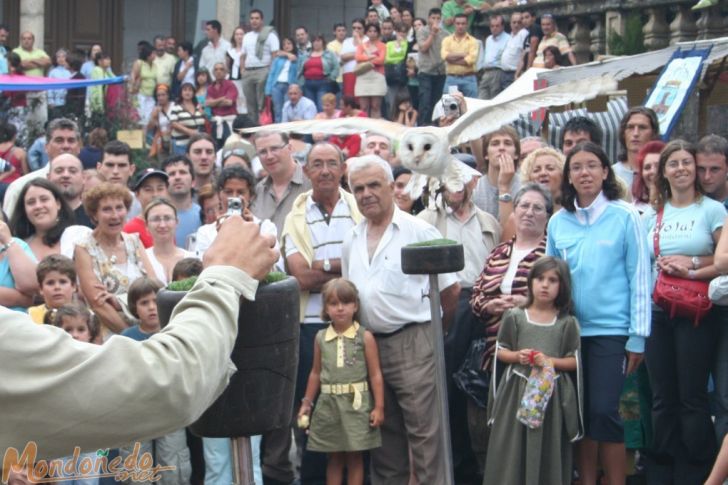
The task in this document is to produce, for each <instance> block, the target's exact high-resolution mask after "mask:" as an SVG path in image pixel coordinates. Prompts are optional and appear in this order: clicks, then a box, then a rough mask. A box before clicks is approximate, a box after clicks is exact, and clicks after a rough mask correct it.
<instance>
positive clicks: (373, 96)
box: [354, 24, 387, 118]
mask: <svg viewBox="0 0 728 485" xmlns="http://www.w3.org/2000/svg"><path fill="white" fill-rule="evenodd" d="M366 34H367V37H368V38H369V42H363V43H361V44H359V46H357V48H356V58H355V59H356V61H357V62H358V63H359V64H361V63H364V62H370V63H372V64H373V65H374V69H372V70H370V71H369V72H367V73H364V74H361V75H359V76H357V78H356V86H355V87H354V94H355V95H356V97H357V98H359V103H361V109H362V110H363V111H364V112H367V113H368V114H369V116H370V117H372V118H381V117H382V97H383V96H384V95H385V94H387V82H386V80H385V79H384V55H385V54H386V51H387V46H385V45H384V43H383V42H381V41H380V40H379V36H380V34H381V30H380V29H379V25H377V24H367V26H366Z"/></svg>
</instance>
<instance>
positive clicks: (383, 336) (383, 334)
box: [374, 322, 430, 338]
mask: <svg viewBox="0 0 728 485" xmlns="http://www.w3.org/2000/svg"><path fill="white" fill-rule="evenodd" d="M426 323H430V322H407V323H405V324H404V325H402V326H401V327H399V328H398V329H397V330H395V331H394V332H389V333H374V336H375V337H379V338H387V337H391V336H393V335H397V334H398V333H400V332H401V331H402V330H405V329H407V328H410V327H414V326H415V325H424V324H426Z"/></svg>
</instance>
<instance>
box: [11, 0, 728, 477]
mask: <svg viewBox="0 0 728 485" xmlns="http://www.w3.org/2000/svg"><path fill="white" fill-rule="evenodd" d="M506 3H507V2H506ZM496 6H498V5H496ZM492 7H493V5H491V4H489V3H487V2H480V1H476V0H447V1H445V2H443V5H442V8H433V9H431V10H430V11H429V15H428V18H427V19H419V18H415V17H414V15H413V12H412V9H411V8H410V7H408V6H406V5H402V6H397V5H392V6H390V7H389V8H387V7H386V6H385V5H383V4H382V2H381V0H372V2H371V6H370V7H368V8H367V10H366V15H365V16H364V17H363V18H361V19H355V20H354V21H352V22H351V25H350V27H351V36H348V34H349V32H348V28H347V27H348V26H347V25H345V24H336V25H335V26H334V32H333V33H334V37H333V40H330V41H329V42H327V39H326V38H325V37H324V36H323V35H314V36H311V37H310V36H309V33H308V30H307V29H306V28H305V27H298V28H296V29H295V31H294V35H293V36H291V37H281V38H279V36H278V33H276V32H275V30H274V29H273V28H271V27H270V26H268V25H266V21H265V19H264V17H263V13H262V12H261V11H259V10H253V11H251V13H250V15H249V25H246V26H245V27H243V26H240V27H237V28H235V29H234V31H233V32H232V35H231V38H230V41H229V42H228V41H227V40H226V39H225V38H223V36H222V29H221V25H220V23H219V22H218V21H216V20H210V21H208V22H206V34H207V38H208V42H207V44H206V45H205V46H204V47H203V48H202V49H201V50H200V51H199V52H198V51H196V50H195V49H194V48H193V46H192V44H190V43H188V42H179V43H178V42H177V41H176V39H174V38H172V37H165V36H157V37H155V38H154V39H153V40H152V42H151V43H150V42H146V41H142V42H140V43H139V45H138V47H139V49H138V51H139V56H138V60H137V61H136V62H135V63H134V65H133V67H132V71H131V76H130V79H129V83H128V86H127V89H128V91H129V93H130V94H131V95H132V96H133V98H134V100H135V103H134V106H133V109H134V111H135V113H136V116H138V120H139V124H140V126H142V127H144V129H145V130H146V131H147V139H148V147H149V148H148V152H146V155H147V158H148V160H149V162H150V167H149V168H145V169H139V168H137V167H136V165H135V163H134V153H133V151H132V149H131V148H130V147H129V145H128V144H126V143H124V142H122V141H119V140H116V139H113V138H114V136H113V131H112V130H109V129H108V126H106V125H105V124H104V123H102V122H100V121H99V120H101V119H103V118H105V117H107V115H108V112H107V109H108V107H109V105H108V103H109V102H110V101H109V98H110V97H113V95H110V94H109V91H108V90H106V89H105V88H103V87H100V86H99V87H94V88H89V90H88V92H86V91H85V90H80V91H78V90H73V89H70V90H67V91H64V90H58V91H53V92H49V93H48V96H42V95H40V94H38V93H27V94H25V93H21V94H13V95H11V96H10V98H11V99H10V102H12V103H13V104H12V106H13V109H12V110H11V112H10V113H8V115H9V116H7V117H6V119H5V120H4V121H3V122H2V123H0V158H2V170H0V187H2V199H1V200H2V211H0V217H1V220H0V305H2V306H4V307H7V308H10V309H13V310H15V311H18V312H25V313H27V314H28V316H29V318H30V319H32V321H33V322H35V323H36V324H39V325H51V326H57V327H60V328H62V329H64V330H66V331H67V332H68V333H69V334H70V335H71V336H72V337H73V338H74V339H76V340H80V341H84V342H88V343H91V344H96V345H107V343H108V342H109V340H112V339H118V338H121V337H116V336H115V335H121V336H125V337H128V338H131V339H134V340H138V341H144V340H147V339H149V338H150V337H151V336H152V335H154V334H155V333H158V332H160V331H161V324H160V321H159V311H158V309H157V305H156V298H155V296H156V293H157V292H158V291H159V290H160V289H161V288H162V287H163V286H164V285H166V284H168V283H170V282H172V281H177V280H181V279H185V278H188V277H191V276H195V275H198V274H199V273H200V272H201V271H202V265H201V262H200V260H201V259H202V258H203V256H204V255H205V253H206V252H207V251H208V249H209V248H210V247H211V245H212V244H213V241H214V240H215V238H216V236H217V231H218V227H219V221H220V219H221V218H222V217H224V215H225V213H226V212H227V211H228V205H229V199H230V198H233V197H234V198H239V199H241V200H242V202H243V207H244V211H243V213H244V216H245V217H246V218H247V219H250V220H254V221H256V222H258V223H259V224H260V230H261V231H262V232H264V233H266V234H272V235H274V236H275V237H276V239H277V241H278V243H277V246H278V247H279V249H280V256H281V257H280V260H279V261H278V262H277V263H276V264H275V267H274V269H276V270H278V271H283V272H285V273H287V274H288V275H290V276H291V277H293V278H295V279H296V280H297V281H298V284H299V287H300V290H301V293H300V317H299V320H300V324H301V325H300V344H299V362H298V375H297V380H296V388H295V402H294V414H293V415H292V416H291V426H290V427H285V428H283V429H277V430H272V431H269V432H266V433H265V434H264V435H263V436H258V437H253V438H252V439H251V441H252V445H253V450H254V457H255V468H256V471H257V473H258V474H259V479H260V480H262V483H264V484H279V483H280V484H291V483H294V482H295V481H296V480H299V481H300V483H302V484H317V483H341V481H342V479H343V477H344V475H346V477H347V483H350V484H354V483H362V482H363V480H364V479H365V478H364V477H365V476H366V477H368V479H370V480H371V483H402V484H406V483H419V484H436V483H445V482H446V478H445V477H446V476H447V475H448V474H449V473H454V476H455V481H456V483H462V484H471V483H491V484H494V483H498V484H502V483H503V484H507V483H510V484H524V483H550V484H556V483H559V484H569V483H572V480H575V479H578V480H579V483H581V484H583V485H588V484H595V483H598V482H599V480H601V479H603V480H606V483H610V484H617V483H624V482H625V477H626V476H627V475H628V474H636V475H644V476H646V479H647V483H675V484H683V483H703V482H704V481H705V480H708V477H709V475H710V472H711V468H712V467H713V465H714V463H715V462H716V458H717V457H718V450H719V448H720V445H721V443H722V442H723V440H724V437H725V436H726V434H727V433H728V365H727V362H728V357H726V356H728V350H727V349H728V330H725V329H724V328H723V327H724V325H723V320H724V319H725V318H726V311H724V308H725V307H723V306H721V305H718V304H716V305H714V306H713V307H712V309H711V310H710V311H708V312H703V313H701V314H697V313H696V314H695V315H694V316H685V315H683V314H679V315H678V314H675V312H673V311H671V310H670V308H667V309H666V308H664V307H663V306H660V305H658V304H656V303H653V301H652V298H651V295H652V294H653V288H654V287H655V284H656V282H658V281H659V280H660V278H662V277H663V276H665V275H669V276H670V277H673V278H679V279H681V280H685V281H695V282H700V281H702V282H709V281H711V280H714V279H718V278H720V277H721V276H720V275H721V274H722V273H723V272H725V271H728V236H722V235H721V229H722V227H723V223H724V220H725V219H726V214H727V212H726V208H727V207H728V180H727V176H728V158H727V157H728V141H726V139H724V138H722V137H720V136H717V135H708V136H705V137H704V138H702V139H700V140H690V141H688V140H679V139H675V140H671V141H669V142H667V143H665V142H663V141H661V139H660V129H659V123H658V118H657V116H656V114H655V113H654V112H653V111H652V110H651V109H649V108H646V107H642V106H636V107H632V108H630V109H629V111H628V112H627V113H626V115H625V116H624V117H623V119H622V121H621V124H620V126H619V133H618V135H619V142H620V145H621V149H622V150H621V155H620V157H619V159H618V160H610V159H609V158H608V157H607V155H606V152H605V150H604V148H603V146H602V139H603V136H602V132H601V130H600V128H599V127H598V126H597V125H596V124H595V122H594V121H592V119H591V118H589V117H588V116H576V117H573V118H572V119H571V120H569V121H568V122H567V123H566V125H565V126H564V129H563V132H562V135H561V140H560V146H555V147H554V146H549V145H548V143H547V142H546V141H545V140H544V139H542V138H540V137H530V138H528V139H520V138H519V136H518V134H517V132H516V130H515V129H514V128H512V127H511V126H503V127H501V128H500V129H498V130H497V131H495V132H493V133H489V134H487V135H485V136H484V137H483V138H482V139H479V140H476V141H474V142H471V143H470V144H468V146H461V147H457V150H458V154H457V155H456V156H457V157H458V158H459V159H460V160H461V161H462V162H463V163H466V164H469V165H471V166H472V168H473V170H472V173H474V174H476V175H474V176H473V177H472V178H471V180H470V181H469V182H468V183H466V184H465V186H464V188H463V189H462V190H460V191H457V192H455V191H450V190H447V189H443V190H442V191H441V192H438V193H436V194H430V195H429V197H425V198H419V199H413V198H412V197H410V195H409V192H408V191H407V183H408V182H409V180H410V178H411V177H412V172H411V171H410V170H408V169H406V168H404V167H402V166H401V164H400V162H399V160H398V158H397V147H396V146H394V144H393V140H392V139H390V138H388V136H386V134H383V133H374V132H362V133H360V134H349V135H345V136H332V135H329V134H327V133H315V134H313V135H312V136H304V135H300V134H296V133H286V132H281V131H279V130H276V129H275V126H272V127H271V129H270V130H267V131H266V130H262V131H258V132H257V133H256V134H255V135H252V136H251V135H247V134H241V133H239V131H238V130H240V129H242V128H251V127H256V126H259V125H266V124H272V123H279V122H287V121H296V120H302V119H335V118H343V117H374V118H379V117H386V118H389V119H391V120H393V121H396V122H398V123H401V124H403V125H405V126H424V125H430V124H439V125H442V124H447V123H450V122H452V121H453V119H454V118H453V116H455V117H456V116H457V115H452V114H449V115H443V116H437V115H435V116H433V112H435V111H436V109H435V108H437V105H438V103H440V98H441V97H442V96H443V95H452V96H455V97H456V99H457V100H459V101H462V96H463V95H464V96H468V97H479V98H482V99H490V98H493V97H495V96H497V95H498V94H499V93H500V92H502V91H503V90H505V89H507V88H508V86H509V85H510V84H511V83H513V82H514V80H515V79H516V78H517V77H518V76H520V75H521V74H522V73H523V72H524V71H525V70H527V69H528V68H529V67H531V66H537V67H547V68H553V67H557V66H559V65H568V64H570V63H575V58H574V55H573V53H572V52H571V50H570V47H569V44H568V40H567V39H566V37H565V36H564V35H563V34H560V33H559V32H558V31H557V30H556V24H555V21H554V19H553V17H551V16H550V15H542V16H541V18H540V19H537V18H536V17H535V15H534V14H533V12H532V11H530V10H528V9H525V10H523V11H522V12H517V13H513V14H512V15H511V16H510V18H509V19H505V18H504V17H503V16H501V15H491V16H490V18H489V26H490V34H489V35H488V36H487V37H486V38H485V39H484V40H483V42H481V41H480V40H478V39H477V38H476V37H475V36H474V35H473V34H472V28H473V21H474V18H475V16H476V14H478V12H480V13H481V14H484V15H487V12H488V10H489V9H490V8H492ZM506 20H507V21H506ZM507 24H508V25H509V26H510V32H506V31H505V30H506V29H505V26H506V25H507ZM3 33H4V34H5V35H4V36H3V35H2V34H3ZM6 34H7V28H6V27H3V26H0V41H2V39H3V38H5V37H7V35H6ZM33 40H34V37H33V35H32V33H30V32H26V33H23V34H22V35H21V46H20V47H18V49H15V50H14V51H12V52H7V51H6V50H5V49H4V48H2V50H0V54H2V56H0V57H2V59H3V60H4V61H7V66H9V67H8V69H9V71H10V72H11V73H16V74H19V73H23V72H24V73H25V74H26V75H43V74H44V70H45V69H46V68H48V67H49V66H50V65H51V60H50V58H48V56H47V55H45V53H43V52H42V51H41V50H39V49H35V48H33ZM16 57H17V59H16ZM53 65H54V67H53V69H51V70H50V71H49V73H48V75H49V76H50V77H56V78H73V79H80V78H92V79H101V78H104V77H107V76H112V75H113V73H112V72H111V69H110V59H109V56H108V55H107V54H105V53H104V51H103V49H102V47H101V46H93V48H92V49H91V50H90V52H89V53H88V59H86V60H85V62H84V58H83V57H82V56H81V55H80V54H79V53H77V52H69V51H67V50H64V49H60V50H59V51H58V52H57V53H56V55H55V62H53ZM3 66H5V64H3V63H2V62H0V69H2V68H3ZM33 96H35V97H37V98H38V99H43V100H47V106H48V111H47V113H48V117H49V122H48V124H47V129H46V133H45V135H44V136H43V137H41V138H39V139H38V140H31V142H32V146H30V147H28V149H27V151H26V149H25V148H24V147H23V146H20V145H21V143H20V142H19V141H18V138H17V135H18V126H17V125H18V124H20V125H22V123H23V120H24V117H26V116H28V110H27V109H26V108H24V106H25V103H26V102H27V98H31V97H33ZM459 108H460V110H464V109H467V107H466V105H465V104H464V103H462V102H460V103H459ZM440 237H446V238H448V239H452V240H455V241H457V242H459V243H461V244H462V245H463V248H464V254H465V266H464V268H463V269H462V270H460V271H458V272H457V273H451V274H443V275H439V286H440V288H441V301H442V313H443V315H442V319H443V325H444V328H445V339H444V348H445V360H446V377H447V388H446V392H447V400H448V405H449V423H443V422H442V421H441V420H440V416H439V415H438V412H437V406H436V402H437V399H436V395H437V386H436V383H435V381H434V376H435V375H436V372H435V367H434V366H435V360H434V355H433V346H434V345H435V343H433V342H432V341H431V339H432V337H431V333H430V329H429V328H428V327H429V325H430V320H431V316H430V307H429V302H428V301H427V300H426V299H425V298H423V296H422V295H424V294H426V293H427V291H428V280H427V277H425V276H422V275H405V274H404V273H403V272H402V269H401V264H400V263H401V248H402V247H403V246H405V245H407V244H410V243H414V242H423V241H427V240H431V239H437V238H440ZM547 375H550V376H551V379H552V384H553V381H555V384H553V387H554V390H553V394H552V395H551V396H550V399H549V398H548V397H546V399H545V401H546V402H547V403H548V404H546V405H545V407H542V409H541V414H540V415H539V416H540V417H539V418H538V420H536V421H537V422H535V424H534V421H533V420H528V419H527V418H525V417H524V418H522V417H521V411H522V408H524V406H525V405H524V402H523V401H525V399H523V400H522V397H524V393H525V392H528V389H529V387H528V386H530V385H531V380H532V379H539V378H540V379H542V380H545V381H548V378H547V377H544V376H547ZM542 382H543V381H542ZM709 387H710V388H711V389H714V392H713V393H712V398H711V397H710V396H711V395H709ZM635 396H636V397H635ZM630 397H632V398H634V399H635V400H637V401H638V403H639V405H638V408H639V412H638V413H637V416H636V417H634V416H632V418H631V419H632V420H633V421H635V420H636V421H637V422H638V425H637V426H625V420H626V418H625V413H624V407H625V406H626V404H625V403H626V401H627V400H628V398H630ZM536 407H537V406H536ZM309 424H310V430H307V429H306V428H308V427H309ZM446 424H449V426H450V429H451V433H450V434H451V443H442V442H441V440H440V436H441V432H440V430H441V427H442V426H444V425H446ZM635 429H636V430H637V431H635ZM630 433H632V434H631V435H630ZM294 442H295V447H296V450H297V453H296V454H294V456H295V459H292V458H291V456H292V453H291V449H292V447H293V445H294ZM68 445H69V451H71V450H72V447H73V445H74V444H73V443H68ZM443 446H450V447H451V448H452V458H453V463H452V466H453V469H452V470H448V469H447V467H446V464H445V463H444V461H443V459H442V457H443V456H444V452H443ZM142 448H143V450H146V451H150V452H151V453H153V454H154V456H155V460H157V462H159V463H160V464H163V465H169V466H173V467H175V470H176V471H175V472H174V473H168V474H166V475H163V476H162V482H164V483H170V484H172V483H174V484H182V483H194V484H197V483H203V482H204V483H211V484H228V483H232V482H233V470H232V463H233V460H232V450H231V443H230V440H229V439H225V438H202V439H200V438H196V437H194V436H192V435H191V434H190V433H189V432H186V431H185V430H184V429H179V430H177V431H175V432H172V433H169V434H167V435H165V436H161V437H159V438H158V439H155V440H153V441H148V442H144V443H142ZM87 451H93V450H87ZM133 451H134V450H133V446H132V447H131V448H125V447H122V448H120V449H117V450H111V451H110V452H109V453H110V455H109V457H110V458H111V457H113V456H121V457H122V458H123V457H125V456H128V455H129V454H130V453H132V452H133ZM362 452H366V456H368V458H367V459H365V458H364V457H365V454H364V453H362ZM506 457H507V458H506ZM367 462H368V463H369V464H370V466H369V468H368V470H365V467H364V463H367ZM722 467H724V468H722ZM17 472H18V473H16V476H15V478H14V479H15V480H22V471H17ZM727 476H728V457H726V458H723V457H722V456H721V458H718V461H717V465H716V468H715V470H714V473H713V474H712V475H710V479H709V481H708V483H711V484H712V483H722V481H723V479H724V478H726V477H727ZM105 480H106V479H100V480H99V479H96V480H95V481H94V480H88V481H87V482H84V483H89V484H95V483H102V482H105ZM16 483H23V482H22V481H18V482H16ZM296 483H297V482H296ZM602 483H603V482H602Z"/></svg>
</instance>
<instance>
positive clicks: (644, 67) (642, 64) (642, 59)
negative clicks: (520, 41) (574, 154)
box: [538, 37, 728, 86]
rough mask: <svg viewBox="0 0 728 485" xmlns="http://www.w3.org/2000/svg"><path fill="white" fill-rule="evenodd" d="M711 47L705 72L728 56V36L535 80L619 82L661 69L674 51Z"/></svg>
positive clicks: (554, 71)
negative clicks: (608, 78) (596, 78)
mask: <svg viewBox="0 0 728 485" xmlns="http://www.w3.org/2000/svg"><path fill="white" fill-rule="evenodd" d="M711 46H712V49H711V50H710V54H709V55H708V57H707V59H706V62H705V66H706V67H705V68H704V69H707V66H709V65H710V64H712V63H713V62H715V61H718V60H721V59H723V58H724V57H726V56H728V37H720V38H717V39H709V40H698V41H693V42H678V43H677V44H675V45H672V46H670V47H666V48H665V49H660V50H656V51H650V52H645V53H642V54H635V55H633V56H621V57H613V58H610V59H604V60H601V61H593V62H589V63H586V64H579V65H576V66H569V67H562V68H560V69H552V70H550V71H544V72H540V73H538V79H543V80H545V81H546V82H547V83H548V85H549V86H553V85H555V84H560V83H563V82H565V81H571V80H573V79H584V78H586V77H591V76H599V75H601V74H609V75H611V76H613V77H614V79H615V80H617V81H621V80H622V79H625V78H628V77H629V76H632V75H633V74H647V73H650V72H653V71H656V70H658V69H662V68H663V67H664V66H665V65H666V64H667V63H668V62H669V61H670V59H671V58H672V55H673V53H674V52H675V51H676V50H677V49H682V50H691V49H701V48H706V47H711Z"/></svg>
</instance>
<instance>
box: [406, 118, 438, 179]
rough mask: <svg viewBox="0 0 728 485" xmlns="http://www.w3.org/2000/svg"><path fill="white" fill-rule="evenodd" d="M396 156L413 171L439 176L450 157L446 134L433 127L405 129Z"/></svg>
mask: <svg viewBox="0 0 728 485" xmlns="http://www.w3.org/2000/svg"><path fill="white" fill-rule="evenodd" d="M397 156H398V157H399V159H400V160H401V161H402V165H404V166H405V167H407V168H409V169H410V170H412V171H413V172H418V173H421V174H425V175H429V176H431V177H439V176H441V175H442V173H443V172H444V170H445V167H446V166H447V164H448V163H449V161H450V158H451V157H450V148H449V145H448V141H447V135H446V133H444V132H443V131H442V130H440V129H437V128H433V127H421V128H412V129H410V130H407V131H406V132H405V133H404V134H403V135H402V138H401V139H400V141H399V151H398V153H397Z"/></svg>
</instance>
